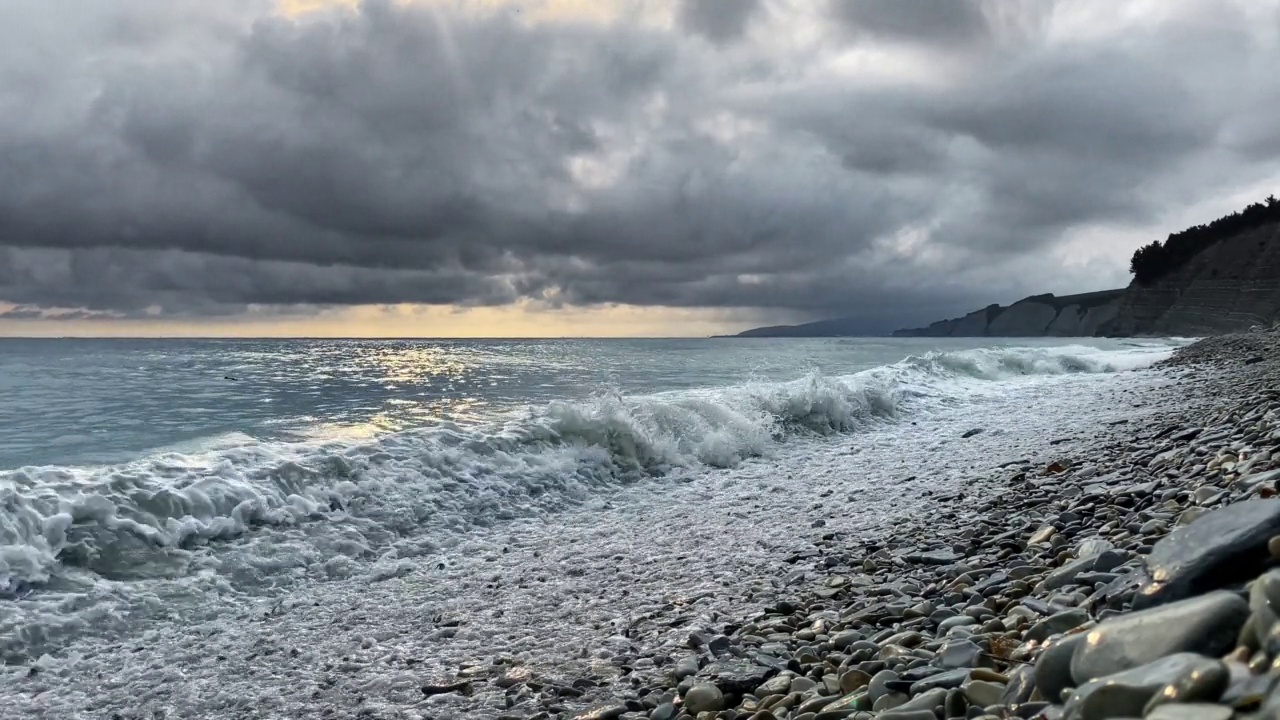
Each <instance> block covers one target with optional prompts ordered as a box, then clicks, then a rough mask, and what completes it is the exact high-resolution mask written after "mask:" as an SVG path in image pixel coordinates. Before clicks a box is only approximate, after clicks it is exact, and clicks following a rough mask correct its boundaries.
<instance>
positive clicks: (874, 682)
mask: <svg viewBox="0 0 1280 720" xmlns="http://www.w3.org/2000/svg"><path fill="white" fill-rule="evenodd" d="M897 679H898V673H896V672H894V671H892V670H881V671H880V672H878V673H876V674H875V675H872V676H871V682H870V683H869V684H868V685H867V699H868V700H870V701H871V702H872V704H874V703H875V702H876V701H877V700H879V699H880V698H882V697H884V696H885V695H888V694H889V692H890V690H889V683H891V682H894V681H896V680H897Z"/></svg>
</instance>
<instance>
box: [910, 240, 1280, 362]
mask: <svg viewBox="0 0 1280 720" xmlns="http://www.w3.org/2000/svg"><path fill="white" fill-rule="evenodd" d="M1277 320H1280V223H1272V224H1269V225H1264V226H1262V227H1259V228H1256V229H1254V230H1250V231H1248V232H1242V233H1240V234H1238V235H1234V236H1232V237H1229V238H1225V239H1223V240H1221V241H1219V242H1217V243H1215V244H1213V245H1211V246H1209V247H1207V248H1205V249H1204V250H1202V251H1201V252H1199V253H1197V254H1196V255H1194V256H1193V257H1191V258H1190V259H1189V260H1188V261H1187V262H1186V263H1185V264H1184V265H1182V266H1181V267H1179V268H1177V269H1176V270H1173V271H1171V272H1169V273H1168V274H1166V275H1164V276H1163V277H1161V278H1160V279H1159V280H1156V281H1155V282H1152V283H1151V284H1149V285H1146V286H1143V285H1139V284H1138V283H1137V282H1136V281H1135V282H1134V283H1133V284H1131V285H1130V286H1129V287H1128V288H1125V289H1124V290H1108V291H1105V292H1099V293H1088V294H1086V295H1070V296H1065V297H1055V296H1053V295H1036V296H1033V297H1029V298H1025V299H1023V300H1019V301H1018V302H1016V303H1014V304H1012V305H1010V306H1009V307H1001V306H1000V305H991V306H989V307H986V308H983V309H982V310H978V311H976V312H972V313H969V314H968V315H965V316H964V317H962V318H956V319H954V320H942V321H940V322H936V323H933V324H932V325H930V326H929V327H926V328H915V329H909V330H899V331H897V332H895V333H894V335H895V336H897V337H983V336H987V337H1039V336H1056V337H1069V336H1084V337H1087V336H1107V337H1132V336H1140V335H1149V336H1160V335H1188V336H1204V335H1220V334H1223V333H1230V332H1240V331H1245V330H1249V329H1251V328H1253V327H1256V326H1259V325H1261V326H1264V327H1270V326H1271V325H1272V324H1273V323H1275V322H1276V321H1277Z"/></svg>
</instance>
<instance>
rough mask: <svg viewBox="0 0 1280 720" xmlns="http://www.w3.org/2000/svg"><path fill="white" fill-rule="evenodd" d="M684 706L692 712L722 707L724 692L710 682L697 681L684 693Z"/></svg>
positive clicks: (712, 710) (715, 710)
mask: <svg viewBox="0 0 1280 720" xmlns="http://www.w3.org/2000/svg"><path fill="white" fill-rule="evenodd" d="M684 707H685V709H687V710H688V711H689V712H692V713H694V714H697V713H700V712H719V711H720V710H723V709H724V694H723V693H722V692H720V688H718V687H716V686H715V685H712V684H711V683H698V684H697V685H694V686H693V687H691V688H689V690H688V692H686V693H685V694H684Z"/></svg>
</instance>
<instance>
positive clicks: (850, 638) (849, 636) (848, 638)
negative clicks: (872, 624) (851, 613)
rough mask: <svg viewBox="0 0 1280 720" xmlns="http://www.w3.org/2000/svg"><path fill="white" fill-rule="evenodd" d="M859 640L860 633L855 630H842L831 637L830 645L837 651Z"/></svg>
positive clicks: (860, 637)
mask: <svg viewBox="0 0 1280 720" xmlns="http://www.w3.org/2000/svg"><path fill="white" fill-rule="evenodd" d="M861 639H862V633H860V632H858V631H857V630H844V631H842V632H838V633H836V634H835V635H833V636H832V637H831V645H832V647H834V648H836V649H837V650H844V649H845V648H847V647H849V646H850V645H852V644H854V643H856V642H858V641H859V640H861Z"/></svg>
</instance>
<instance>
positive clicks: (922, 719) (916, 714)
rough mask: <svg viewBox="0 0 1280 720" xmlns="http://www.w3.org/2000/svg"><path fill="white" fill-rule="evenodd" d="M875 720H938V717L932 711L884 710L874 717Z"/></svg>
mask: <svg viewBox="0 0 1280 720" xmlns="http://www.w3.org/2000/svg"><path fill="white" fill-rule="evenodd" d="M876 720H938V716H937V714H936V713H934V712H933V711H932V710H903V709H902V708H898V709H896V710H886V711H885V712H882V713H880V714H879V715H876Z"/></svg>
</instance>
